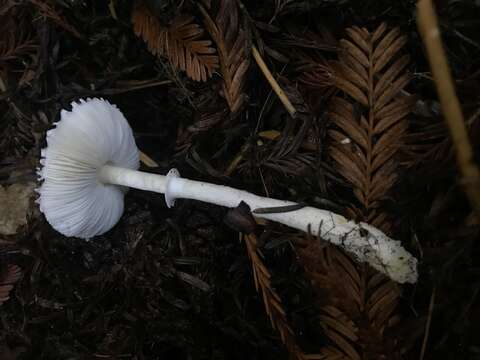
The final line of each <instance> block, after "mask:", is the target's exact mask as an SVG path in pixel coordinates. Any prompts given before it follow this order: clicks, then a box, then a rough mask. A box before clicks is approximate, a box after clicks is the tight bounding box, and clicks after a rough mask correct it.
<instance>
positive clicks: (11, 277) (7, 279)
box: [0, 264, 22, 306]
mask: <svg viewBox="0 0 480 360" xmlns="http://www.w3.org/2000/svg"><path fill="white" fill-rule="evenodd" d="M21 277H22V270H21V269H20V267H19V266H17V265H11V264H9V265H7V269H6V271H5V273H4V274H3V276H1V277H0V306H1V305H2V304H3V303H4V302H5V301H7V300H8V299H9V298H10V292H11V291H12V289H13V285H14V284H15V283H16V282H17V281H18V280H19V279H20V278H21Z"/></svg>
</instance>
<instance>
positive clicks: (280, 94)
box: [252, 45, 297, 118]
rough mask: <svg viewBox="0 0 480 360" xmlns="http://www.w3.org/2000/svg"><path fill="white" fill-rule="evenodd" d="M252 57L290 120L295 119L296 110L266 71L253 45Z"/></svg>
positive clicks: (270, 74) (267, 70) (266, 68)
mask: <svg viewBox="0 0 480 360" xmlns="http://www.w3.org/2000/svg"><path fill="white" fill-rule="evenodd" d="M252 55H253V58H254V59H255V61H256V62H257V65H258V67H259V68H260V70H262V73H263V75H264V76H265V78H266V79H267V81H268V83H269V84H270V86H271V87H272V89H273V91H274V92H275V94H277V96H278V98H279V99H280V101H281V102H282V104H283V106H285V109H286V110H287V111H288V113H289V114H290V116H291V117H292V118H293V117H295V114H296V112H297V110H295V107H294V106H293V105H292V103H291V102H290V100H289V99H288V97H287V95H285V92H284V91H283V90H282V88H281V87H280V85H278V82H277V81H276V80H275V78H274V77H273V75H272V73H271V72H270V70H269V69H268V67H267V64H265V61H263V59H262V56H261V55H260V53H259V52H258V50H257V48H256V47H255V45H252Z"/></svg>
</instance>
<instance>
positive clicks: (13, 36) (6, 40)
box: [0, 2, 37, 69]
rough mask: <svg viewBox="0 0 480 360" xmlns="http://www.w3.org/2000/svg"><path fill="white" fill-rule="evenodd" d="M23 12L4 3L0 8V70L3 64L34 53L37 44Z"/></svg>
mask: <svg viewBox="0 0 480 360" xmlns="http://www.w3.org/2000/svg"><path fill="white" fill-rule="evenodd" d="M29 22H30V20H29V18H28V17H27V16H25V14H24V12H22V11H20V10H18V9H17V8H15V7H13V6H12V5H9V3H8V2H6V3H5V5H4V8H0V69H1V67H2V66H3V65H4V63H5V62H7V61H9V60H14V59H16V58H18V57H20V56H24V55H29V54H32V53H34V52H35V51H36V49H37V43H36V40H35V38H34V36H33V34H32V33H31V31H29V30H30V26H29V25H30V24H29Z"/></svg>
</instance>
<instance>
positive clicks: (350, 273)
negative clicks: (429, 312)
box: [297, 239, 400, 360]
mask: <svg viewBox="0 0 480 360" xmlns="http://www.w3.org/2000/svg"><path fill="white" fill-rule="evenodd" d="M297 253H298V255H299V260H300V262H301V263H302V265H303V266H304V269H305V272H306V276H307V277H308V278H309V279H310V281H311V282H312V285H313V287H314V290H315V291H316V293H317V296H316V298H317V302H318V304H317V305H318V308H319V315H318V319H319V323H320V326H321V327H322V329H323V332H324V334H325V335H326V336H327V337H328V338H329V340H330V344H329V345H327V346H326V347H324V348H322V349H321V351H320V354H321V355H322V356H323V359H325V360H331V359H345V360H347V359H348V360H360V359H365V358H367V359H381V358H389V359H390V358H392V356H393V355H392V354H395V351H394V350H395V349H394V346H393V344H390V342H389V341H388V339H387V338H386V337H384V333H385V331H386V330H387V329H388V328H389V327H390V326H391V325H392V324H393V323H395V320H396V317H395V316H394V315H393V311H394V309H395V307H396V306H397V303H398V299H399V294H400V289H399V287H398V285H397V284H395V283H394V282H392V281H390V280H389V279H388V278H386V277H385V276H383V275H382V274H379V273H374V272H373V271H371V270H369V269H365V268H363V267H359V266H361V265H357V264H356V263H355V262H354V261H353V260H352V259H351V258H350V257H349V256H348V255H346V254H344V253H343V252H342V251H341V250H339V249H338V248H336V247H334V246H330V245H326V244H321V243H320V241H319V240H313V239H309V240H308V241H306V242H303V244H302V243H300V245H299V246H298V247H297Z"/></svg>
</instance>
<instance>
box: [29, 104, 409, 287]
mask: <svg viewBox="0 0 480 360" xmlns="http://www.w3.org/2000/svg"><path fill="white" fill-rule="evenodd" d="M42 158H43V159H42V160H41V164H42V165H43V168H42V169H41V170H39V176H40V179H41V180H43V183H42V185H41V187H40V189H39V190H38V192H39V194H40V197H39V199H38V202H39V204H40V210H41V211H42V212H43V213H44V214H45V217H46V218H47V221H48V222H49V223H50V224H51V225H52V226H53V227H54V228H55V229H56V230H57V231H59V232H60V233H62V234H64V235H66V236H76V237H80V238H91V237H93V236H95V235H100V234H103V233H104V232H106V231H108V230H109V229H111V228H112V227H113V226H114V225H115V224H116V223H117V221H118V220H119V218H120V216H121V215H122V212H123V196H124V187H132V188H136V189H141V190H148V191H154V192H159V193H164V194H165V199H166V203H167V205H168V206H169V207H170V206H173V204H174V201H175V199H176V198H186V199H193V200H199V201H204V202H208V203H212V204H216V205H221V206H226V207H236V206H238V205H239V203H240V202H241V201H244V202H245V203H247V204H248V205H249V207H250V208H251V209H252V210H255V209H259V208H269V207H284V206H290V205H295V204H296V203H294V202H291V201H284V200H276V199H270V198H264V197H260V196H257V195H254V194H251V193H248V192H246V191H242V190H238V189H234V188H231V187H227V186H222V185H215V184H209V183H205V182H200V181H193V180H188V179H183V178H181V177H180V175H179V174H178V172H177V171H176V170H175V169H172V170H171V171H170V172H169V174H168V175H167V176H163V175H157V174H149V173H144V172H140V171H137V168H138V166H139V151H138V149H137V147H136V145H135V141H134V138H133V134H132V130H131V128H130V126H129V125H128V123H127V121H126V120H125V117H124V116H123V115H122V113H121V112H120V111H119V110H118V109H117V108H116V107H115V106H114V105H111V104H110V103H108V102H107V101H105V100H103V99H87V100H86V101H85V100H80V102H79V103H72V111H71V112H68V111H65V110H63V111H62V112H61V119H60V121H59V122H58V123H56V127H55V128H54V129H52V130H50V131H49V132H48V133H47V148H45V149H44V150H43V151H42ZM253 215H254V216H256V217H261V218H265V219H269V220H272V221H276V222H279V223H282V224H285V225H288V226H290V227H292V228H295V229H299V230H303V231H310V232H311V233H312V234H313V235H319V236H320V237H321V238H322V239H324V240H326V241H329V242H331V243H333V244H336V245H339V246H341V247H342V248H344V249H345V250H347V251H349V252H350V253H352V254H353V255H354V256H355V257H356V258H357V259H358V260H359V261H366V262H368V263H369V264H370V265H371V266H372V267H374V268H375V269H377V270H379V271H381V272H383V273H385V274H386V275H388V276H390V278H392V279H393V280H395V281H397V282H400V283H404V282H410V283H413V282H416V280H417V260H416V259H415V257H413V256H412V255H411V254H410V253H409V252H407V251H406V250H405V249H404V248H403V247H402V246H401V244H400V242H399V241H395V240H392V239H390V238H389V237H388V236H386V235H385V234H384V233H383V232H381V231H380V230H378V229H377V228H375V227H373V226H370V225H368V224H366V223H355V222H354V221H351V220H347V219H346V218H345V217H343V216H341V215H338V214H335V213H332V212H330V211H327V210H321V209H317V208H313V207H309V206H307V207H303V208H300V209H297V210H294V211H288V212H279V213H255V211H254V212H253Z"/></svg>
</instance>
